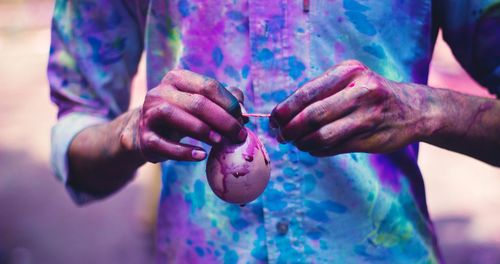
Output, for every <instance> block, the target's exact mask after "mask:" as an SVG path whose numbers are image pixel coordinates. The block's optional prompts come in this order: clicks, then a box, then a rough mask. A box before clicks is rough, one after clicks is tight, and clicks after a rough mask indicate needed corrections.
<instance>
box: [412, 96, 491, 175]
mask: <svg viewBox="0 0 500 264" xmlns="http://www.w3.org/2000/svg"><path fill="white" fill-rule="evenodd" d="M427 89H429V96H428V98H427V101H428V102H429V104H430V106H429V110H430V111H428V112H427V115H428V119H427V120H428V122H426V123H427V124H428V126H427V131H426V134H425V135H424V137H423V138H422V141H424V142H427V143H430V144H433V145H436V146H439V147H442V148H445V149H448V150H451V151H455V152H459V153H462V154H465V155H468V156H471V157H474V158H476V159H479V160H482V161H484V162H487V163H489V164H491V165H494V166H497V167H498V166H500V101H499V100H495V99H490V98H481V97H475V96H469V95H465V94H461V93H457V92H453V91H450V90H445V89H432V88H427Z"/></svg>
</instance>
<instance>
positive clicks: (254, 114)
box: [242, 113, 271, 117]
mask: <svg viewBox="0 0 500 264" xmlns="http://www.w3.org/2000/svg"><path fill="white" fill-rule="evenodd" d="M242 115H243V116H246V117H271V114H258V113H243V114H242Z"/></svg>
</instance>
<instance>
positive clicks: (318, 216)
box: [306, 201, 330, 223]
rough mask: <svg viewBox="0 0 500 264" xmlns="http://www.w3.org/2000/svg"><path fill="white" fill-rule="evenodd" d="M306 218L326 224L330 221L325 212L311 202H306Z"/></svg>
mask: <svg viewBox="0 0 500 264" xmlns="http://www.w3.org/2000/svg"><path fill="white" fill-rule="evenodd" d="M306 207H307V208H308V210H307V211H306V217H308V218H311V219H312V220H315V221H317V222H322V223H326V222H328V220H329V219H330V218H329V217H328V215H327V214H326V212H325V211H324V210H323V209H322V208H321V207H319V206H318V205H317V204H316V203H315V202H313V201H306Z"/></svg>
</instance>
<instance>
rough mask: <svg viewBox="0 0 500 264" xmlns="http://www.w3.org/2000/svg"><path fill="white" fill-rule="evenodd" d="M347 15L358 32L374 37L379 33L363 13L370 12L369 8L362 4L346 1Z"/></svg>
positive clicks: (352, 0) (350, 0) (353, 0)
mask: <svg viewBox="0 0 500 264" xmlns="http://www.w3.org/2000/svg"><path fill="white" fill-rule="evenodd" d="M344 9H345V10H346V12H345V15H346V16H347V17H348V18H349V21H351V23H353V24H354V27H356V30H358V31H359V32H360V33H363V34H365V35H368V36H374V35H375V34H376V33H377V31H376V29H375V27H374V26H373V24H372V23H371V22H370V21H369V20H368V17H367V16H366V15H365V14H363V12H365V11H368V10H370V8H369V7H367V6H365V5H362V4H360V3H359V2H357V1H355V0H344Z"/></svg>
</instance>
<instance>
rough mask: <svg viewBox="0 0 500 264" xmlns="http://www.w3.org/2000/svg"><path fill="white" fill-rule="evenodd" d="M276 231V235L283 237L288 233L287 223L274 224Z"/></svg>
mask: <svg viewBox="0 0 500 264" xmlns="http://www.w3.org/2000/svg"><path fill="white" fill-rule="evenodd" d="M276 230H277V231H278V234H280V235H285V234H286V233H287V232H288V223H287V222H286V221H279V222H278V223H276Z"/></svg>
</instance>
